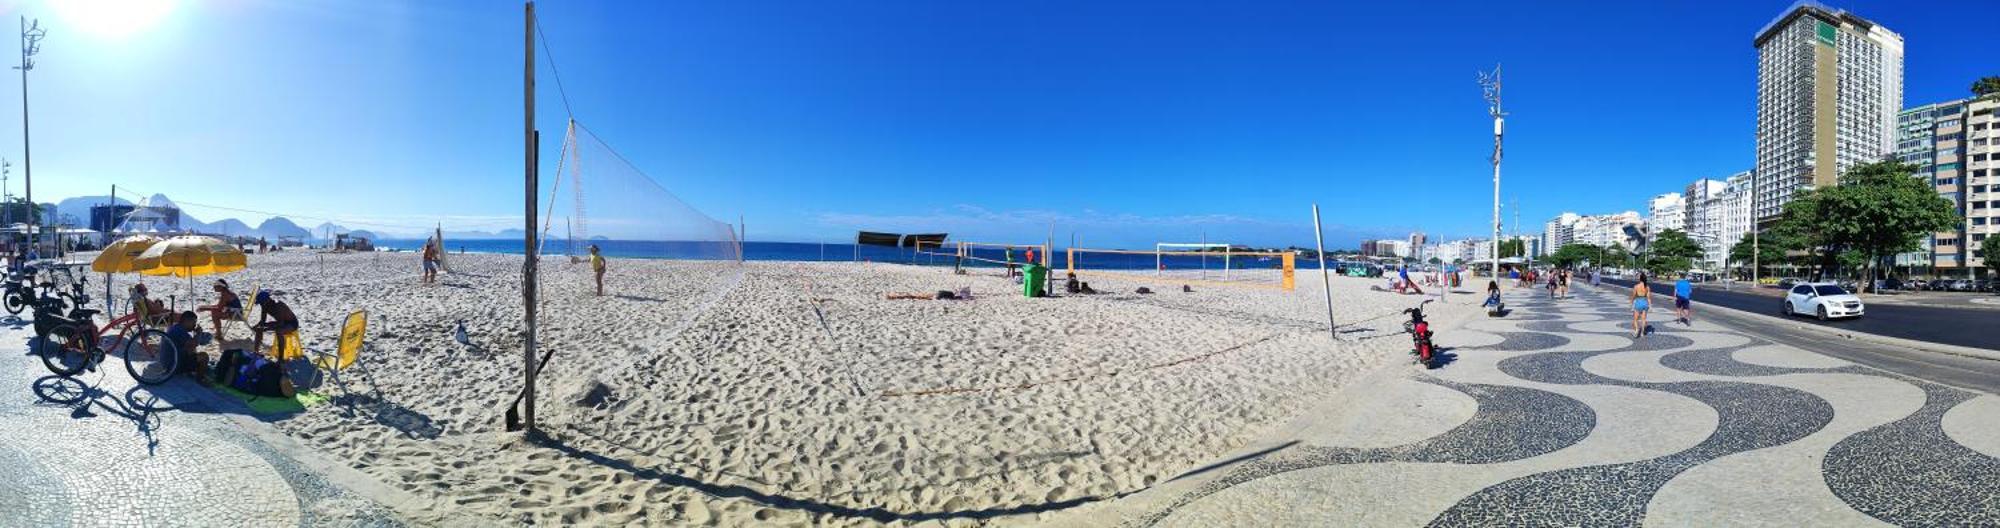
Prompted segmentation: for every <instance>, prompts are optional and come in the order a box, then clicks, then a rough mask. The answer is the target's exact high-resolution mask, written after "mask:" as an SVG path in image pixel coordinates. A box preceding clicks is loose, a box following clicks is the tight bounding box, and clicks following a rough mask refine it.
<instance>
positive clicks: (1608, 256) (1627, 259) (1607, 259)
mask: <svg viewBox="0 0 2000 528" xmlns="http://www.w3.org/2000/svg"><path fill="white" fill-rule="evenodd" d="M1601 253H1603V260H1604V262H1603V263H1601V264H1600V265H1607V266H1609V265H1616V266H1619V267H1630V265H1631V264H1632V253H1630V252H1628V251H1626V250H1625V246H1621V245H1618V244H1606V245H1605V246H1604V248H1603V251H1601Z"/></svg>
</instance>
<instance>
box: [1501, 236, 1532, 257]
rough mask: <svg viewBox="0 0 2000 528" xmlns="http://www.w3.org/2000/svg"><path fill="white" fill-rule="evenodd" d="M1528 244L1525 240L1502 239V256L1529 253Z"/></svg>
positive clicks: (1517, 255)
mask: <svg viewBox="0 0 2000 528" xmlns="http://www.w3.org/2000/svg"><path fill="white" fill-rule="evenodd" d="M1527 246H1528V244H1527V241H1525V240H1519V239H1516V240H1502V241H1500V258H1512V257H1519V256H1522V255H1526V254H1527V253H1528V251H1527Z"/></svg>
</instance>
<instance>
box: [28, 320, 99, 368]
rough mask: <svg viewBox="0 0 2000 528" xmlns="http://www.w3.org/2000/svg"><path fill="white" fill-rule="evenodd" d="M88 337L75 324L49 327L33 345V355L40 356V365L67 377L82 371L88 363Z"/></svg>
mask: <svg viewBox="0 0 2000 528" xmlns="http://www.w3.org/2000/svg"><path fill="white" fill-rule="evenodd" d="M89 341H90V340H89V338H86V337H84V331H83V329H82V328H80V327H78V326H76V325H68V324H66V325H62V326H57V327H55V328H51V329H49V333H48V334H46V335H43V336H42V337H41V342H40V343H38V344H36V346H35V355H38V356H42V366H45V367H48V368H49V372H54V373H55V374H56V375H57V376H63V377H69V376H75V375H76V373H78V372H82V371H83V367H85V366H87V365H89V364H90V346H89Z"/></svg>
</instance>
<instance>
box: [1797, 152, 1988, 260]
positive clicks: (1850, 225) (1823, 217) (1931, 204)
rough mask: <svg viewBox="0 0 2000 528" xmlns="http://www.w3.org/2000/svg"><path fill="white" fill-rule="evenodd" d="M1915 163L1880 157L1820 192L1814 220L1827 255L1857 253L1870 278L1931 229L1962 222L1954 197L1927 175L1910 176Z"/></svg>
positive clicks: (1913, 248) (1912, 247) (1914, 247)
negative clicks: (1939, 189)
mask: <svg viewBox="0 0 2000 528" xmlns="http://www.w3.org/2000/svg"><path fill="white" fill-rule="evenodd" d="M1914 172H1916V166H1914V165H1909V164H1904V163H1899V162H1894V161H1882V162H1876V163H1869V164H1866V165H1858V166H1855V167H1854V168H1853V169H1850V170H1848V171H1847V174H1846V175H1844V176H1842V178H1841V182H1840V185H1837V186H1834V187H1832V188H1830V189H1824V190H1821V191H1818V192H1816V193H1815V194H1816V195H1818V196H1817V197H1818V198H1819V202H1820V204H1819V211H1818V213H1819V214H1818V215H1817V217H1815V219H1814V220H1815V221H1816V223H1817V224H1818V225H1817V226H1815V227H1817V229H1818V231H1819V232H1821V233H1822V234H1823V236H1824V242H1825V243H1826V245H1827V246H1828V247H1827V248H1826V249H1828V250H1829V251H1828V255H1829V256H1832V257H1836V258H1837V257H1838V254H1839V253H1842V252H1845V251H1854V252H1856V253H1857V255H1855V256H1854V257H1852V258H1855V259H1859V260H1860V261H1861V262H1863V263H1865V265H1866V267H1867V268H1868V272H1869V273H1868V275H1867V277H1868V278H1869V279H1873V278H1875V277H1874V269H1875V268H1876V267H1877V266H1878V265H1879V264H1880V263H1881V262H1882V260H1883V259H1885V258H1888V257H1890V256H1894V255H1895V254H1897V253H1904V252H1909V251H1917V250H1919V249H1922V248H1923V241H1924V239H1925V238H1926V237H1928V236H1929V235H1930V234H1931V233H1935V232H1937V231H1942V230H1945V229H1950V228H1952V227H1953V226H1954V225H1956V224H1957V223H1958V211H1957V208H1956V207H1954V206H1953V204H1952V203H1951V200H1948V199H1946V198H1945V197H1943V196H1940V195H1938V193H1937V190H1936V188H1935V187H1933V186H1932V184H1931V182H1930V181H1928V180H1926V179H1920V178H1916V177H1912V176H1911V174H1912V173H1914Z"/></svg>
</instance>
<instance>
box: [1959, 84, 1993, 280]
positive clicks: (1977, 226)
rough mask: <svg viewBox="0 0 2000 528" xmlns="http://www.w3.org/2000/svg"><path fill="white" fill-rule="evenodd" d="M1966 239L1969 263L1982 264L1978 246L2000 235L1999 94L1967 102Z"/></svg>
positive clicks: (1975, 265) (1978, 265) (1979, 266)
mask: <svg viewBox="0 0 2000 528" xmlns="http://www.w3.org/2000/svg"><path fill="white" fill-rule="evenodd" d="M1964 163H1965V167H1964V170H1965V183H1966V194H1965V203H1966V209H1965V211H1966V215H1965V231H1966V238H1965V240H1966V241H1967V242H1969V243H1967V244H1964V247H1965V248H1966V250H1967V253H1966V258H1965V259H1964V260H1965V262H1966V263H1967V265H1969V266H1971V267H1974V268H1981V267H1984V266H1985V265H1986V261H1985V259H1981V258H1979V254H1978V253H1977V250H1978V249H1979V247H1980V245H1981V244H1984V243H1986V241H1987V239H1989V238H1992V237H1995V236H2000V94H1987V95H1986V96H1985V97H1980V98H1977V99H1974V100H1972V102H1970V103H1966V105H1965V162H1964Z"/></svg>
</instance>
